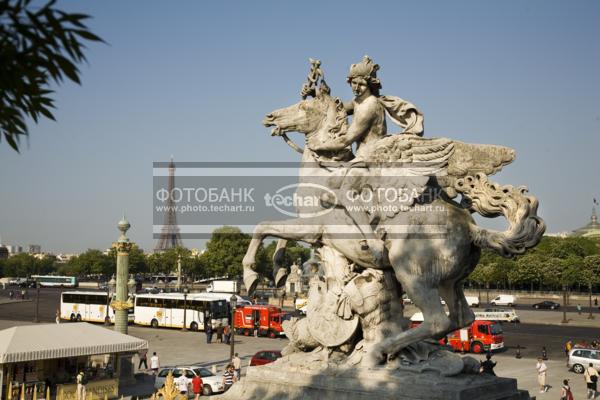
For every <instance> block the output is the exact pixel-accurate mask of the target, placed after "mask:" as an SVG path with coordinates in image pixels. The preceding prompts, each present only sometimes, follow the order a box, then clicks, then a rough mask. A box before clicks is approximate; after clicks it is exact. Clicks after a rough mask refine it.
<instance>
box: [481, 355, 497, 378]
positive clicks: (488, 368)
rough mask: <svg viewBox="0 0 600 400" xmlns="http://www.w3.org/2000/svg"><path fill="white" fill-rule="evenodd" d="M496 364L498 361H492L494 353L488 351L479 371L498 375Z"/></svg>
mask: <svg viewBox="0 0 600 400" xmlns="http://www.w3.org/2000/svg"><path fill="white" fill-rule="evenodd" d="M495 366H496V363H495V362H494V361H492V355H491V354H490V353H487V354H486V355H485V361H482V362H481V367H480V368H479V372H480V373H482V374H488V375H493V376H496V373H495V372H494V367H495Z"/></svg>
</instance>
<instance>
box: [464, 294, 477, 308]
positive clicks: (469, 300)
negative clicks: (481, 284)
mask: <svg viewBox="0 0 600 400" xmlns="http://www.w3.org/2000/svg"><path fill="white" fill-rule="evenodd" d="M465 299H467V304H468V305H469V307H479V297H477V296H465Z"/></svg>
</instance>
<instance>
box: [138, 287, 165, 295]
mask: <svg viewBox="0 0 600 400" xmlns="http://www.w3.org/2000/svg"><path fill="white" fill-rule="evenodd" d="M163 292H164V290H163V289H159V288H157V287H145V288H144V289H142V293H146V294H159V293H163Z"/></svg>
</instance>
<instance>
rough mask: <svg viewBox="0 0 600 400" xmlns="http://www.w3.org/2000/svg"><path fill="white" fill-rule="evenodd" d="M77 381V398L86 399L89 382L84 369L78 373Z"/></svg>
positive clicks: (79, 399) (78, 399)
mask: <svg viewBox="0 0 600 400" xmlns="http://www.w3.org/2000/svg"><path fill="white" fill-rule="evenodd" d="M76 382H77V400H85V396H86V393H85V385H86V384H87V379H86V377H85V373H84V372H83V371H80V372H79V373H78V374H77V378H76Z"/></svg>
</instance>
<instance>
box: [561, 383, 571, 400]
mask: <svg viewBox="0 0 600 400" xmlns="http://www.w3.org/2000/svg"><path fill="white" fill-rule="evenodd" d="M560 400H573V393H572V392H571V386H569V380H568V379H565V380H564V381H563V385H562V387H561V388H560Z"/></svg>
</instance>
